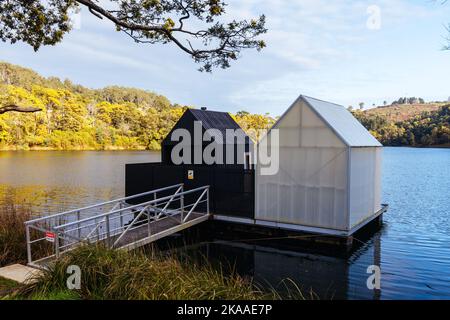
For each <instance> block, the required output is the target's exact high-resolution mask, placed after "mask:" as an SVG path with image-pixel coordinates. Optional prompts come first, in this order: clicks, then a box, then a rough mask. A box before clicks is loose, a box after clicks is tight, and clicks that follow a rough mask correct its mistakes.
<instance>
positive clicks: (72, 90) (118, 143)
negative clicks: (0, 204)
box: [0, 63, 450, 150]
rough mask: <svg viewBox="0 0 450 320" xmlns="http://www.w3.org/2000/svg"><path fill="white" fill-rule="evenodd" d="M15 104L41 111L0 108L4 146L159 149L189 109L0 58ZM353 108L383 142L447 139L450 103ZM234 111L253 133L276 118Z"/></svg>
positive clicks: (4, 94)
mask: <svg viewBox="0 0 450 320" xmlns="http://www.w3.org/2000/svg"><path fill="white" fill-rule="evenodd" d="M10 104H13V105H19V106H23V107H37V108H41V109H42V111H40V112H36V113H18V112H8V113H4V114H0V150H28V149H49V150H51V149H57V150H105V149H109V150H114V149H148V150H158V149H159V148H160V143H161V141H162V139H163V138H164V137H165V136H166V135H167V133H168V132H169V131H170V129H171V128H172V126H173V125H174V124H175V123H176V121H177V120H178V119H179V117H180V116H181V115H182V114H183V112H184V110H185V109H186V108H188V106H181V105H177V104H173V103H171V102H170V101H169V100H168V99H167V98H166V97H164V96H162V95H158V94H156V93H153V92H150V91H144V90H140V89H135V88H122V87H116V86H112V87H106V88H103V89H95V90H94V89H89V88H85V87H83V86H81V85H77V84H73V83H72V82H71V81H69V80H60V79H59V78H54V77H50V78H45V77H42V76H40V75H39V74H37V73H36V72H34V71H32V70H30V69H26V68H22V67H19V66H15V65H11V64H8V63H0V106H5V105H10ZM352 113H353V114H354V115H355V117H356V118H357V119H358V120H359V121H360V122H361V123H362V124H363V125H364V126H365V127H366V128H367V129H368V130H370V131H371V133H372V134H373V135H374V136H375V137H376V138H377V139H378V140H380V142H381V143H383V144H384V145H387V146H403V145H410V146H450V125H449V123H450V116H449V114H450V105H445V104H443V103H441V104H440V103H428V104H427V103H423V101H421V103H413V104H407V103H405V104H397V103H396V104H393V105H391V106H384V107H379V108H374V109H370V110H366V111H362V110H356V111H355V110H352ZM232 116H233V117H234V118H235V119H236V121H237V122H238V123H239V124H240V125H241V127H242V128H243V129H244V130H246V131H247V132H248V133H253V132H254V129H265V128H269V127H271V126H272V125H273V123H274V122H275V119H273V118H271V117H270V116H268V115H257V114H249V113H248V112H245V111H241V112H238V113H237V114H236V115H232ZM252 136H253V135H252ZM256 138H258V136H256Z"/></svg>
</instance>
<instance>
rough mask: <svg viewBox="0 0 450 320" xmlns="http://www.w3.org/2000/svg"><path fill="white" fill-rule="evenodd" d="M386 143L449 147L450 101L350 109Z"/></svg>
mask: <svg viewBox="0 0 450 320" xmlns="http://www.w3.org/2000/svg"><path fill="white" fill-rule="evenodd" d="M352 112H353V115H354V116H355V117H356V118H357V119H358V120H359V121H360V122H361V123H362V124H363V125H364V126H365V127H366V128H367V129H368V130H370V132H371V133H372V134H373V135H374V136H375V137H376V138H377V139H378V140H379V141H380V142H381V143H382V144H383V145H385V146H420V147H427V146H447V147H450V104H448V105H445V104H436V103H431V104H413V105H408V104H406V105H401V106H399V105H393V106H389V107H379V108H375V109H370V110H366V111H361V110H357V111H352Z"/></svg>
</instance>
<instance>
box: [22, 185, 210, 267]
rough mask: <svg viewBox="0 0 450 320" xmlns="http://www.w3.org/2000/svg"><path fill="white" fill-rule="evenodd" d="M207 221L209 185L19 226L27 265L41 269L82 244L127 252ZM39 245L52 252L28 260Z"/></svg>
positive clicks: (139, 197)
mask: <svg viewBox="0 0 450 320" xmlns="http://www.w3.org/2000/svg"><path fill="white" fill-rule="evenodd" d="M149 199H151V200H149ZM130 200H133V201H134V202H137V204H133V205H131V204H129V202H130ZM209 217H210V213H209V186H204V187H201V188H197V189H193V190H188V191H184V185H183V184H177V185H173V186H170V187H166V188H161V189H157V190H152V191H148V192H145V193H141V194H137V195H134V196H130V197H125V198H121V199H117V200H112V201H108V202H103V203H99V204H96V205H92V206H89V207H85V208H80V209H75V210H71V211H67V212H63V213H59V214H54V215H49V216H44V217H42V218H38V219H33V220H30V221H27V222H26V223H25V226H26V234H27V252H28V265H29V266H32V267H37V268H43V267H45V266H46V265H47V264H48V263H50V262H51V261H53V260H54V259H57V258H58V257H60V256H61V255H62V254H64V253H65V252H67V251H69V250H72V249H73V248H75V247H77V246H79V245H80V244H83V243H101V244H104V245H106V246H107V247H109V248H114V249H125V250H132V249H135V248H138V247H141V246H144V245H146V244H149V243H151V242H153V241H156V240H158V239H161V238H164V237H166V236H169V235H171V234H174V233H177V232H179V231H181V230H184V229H186V228H189V227H191V226H194V225H196V224H199V223H201V222H203V221H206V220H208V219H209ZM43 241H47V242H51V243H52V245H51V249H52V250H50V251H52V252H51V253H50V254H48V255H46V256H44V257H34V255H33V251H32V249H33V245H35V244H36V243H40V242H41V243H42V242H43Z"/></svg>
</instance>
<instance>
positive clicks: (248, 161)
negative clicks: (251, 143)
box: [244, 152, 252, 170]
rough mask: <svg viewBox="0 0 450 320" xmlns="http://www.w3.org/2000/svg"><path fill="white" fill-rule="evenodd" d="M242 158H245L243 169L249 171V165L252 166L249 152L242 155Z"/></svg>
mask: <svg viewBox="0 0 450 320" xmlns="http://www.w3.org/2000/svg"><path fill="white" fill-rule="evenodd" d="M244 157H245V161H244V169H245V170H250V169H251V165H252V161H251V155H250V152H246V153H245V154H244Z"/></svg>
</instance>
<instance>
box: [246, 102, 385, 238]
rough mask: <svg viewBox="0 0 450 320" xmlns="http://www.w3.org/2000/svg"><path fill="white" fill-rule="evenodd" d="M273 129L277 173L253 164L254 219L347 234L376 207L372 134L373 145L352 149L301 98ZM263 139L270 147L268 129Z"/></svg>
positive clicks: (377, 162) (377, 185)
mask: <svg viewBox="0 0 450 320" xmlns="http://www.w3.org/2000/svg"><path fill="white" fill-rule="evenodd" d="M309 99H311V98H309ZM317 101H320V100H317ZM321 103H322V102H321ZM324 107H325V105H323V106H322V108H324ZM333 108H336V105H333ZM340 108H344V107H340ZM345 112H348V111H347V110H345ZM338 113H339V112H338ZM330 114H331V113H330ZM351 119H352V121H355V122H357V120H356V119H355V118H353V117H351ZM346 121H348V119H347V120H346ZM353 127H357V126H355V125H353ZM274 129H278V130H279V136H280V141H279V144H280V145H279V148H280V149H279V171H278V173H277V174H275V175H262V174H261V166H260V165H259V164H258V165H257V169H256V212H255V218H256V219H257V220H264V221H271V222H279V223H288V224H295V225H301V226H308V227H316V228H325V229H333V230H342V231H348V230H350V229H351V228H352V227H353V226H354V225H355V224H357V223H359V222H361V220H364V219H365V218H367V217H369V216H370V215H372V214H374V213H375V212H376V211H378V210H379V209H380V203H379V202H380V191H379V189H380V181H379V175H380V168H379V165H380V157H381V155H380V150H381V148H379V147H378V145H379V143H378V142H377V141H376V140H375V139H374V138H373V137H372V136H371V137H372V139H373V140H375V141H376V142H377V143H376V147H375V146H374V147H369V148H351V147H350V146H348V141H344V139H343V138H342V137H341V136H340V135H339V134H338V133H337V132H336V130H335V128H333V127H331V126H330V123H329V122H328V121H325V120H324V118H323V116H322V115H321V114H319V113H318V111H317V110H316V109H315V108H312V107H311V105H310V102H308V101H306V100H305V98H303V97H300V98H299V99H298V100H297V101H296V102H295V103H294V104H293V105H292V106H291V108H290V109H288V111H287V112H286V113H285V114H284V115H283V116H282V117H281V118H280V120H279V121H278V122H277V123H276V124H275V126H274ZM358 130H359V129H358ZM364 130H365V129H364ZM366 132H367V131H366ZM346 134H348V133H346ZM367 134H369V133H367ZM369 135H370V134H369ZM263 139H265V140H266V141H265V142H266V143H267V144H268V145H269V146H270V145H271V143H272V140H271V131H269V133H268V134H267V136H266V137H264V138H263ZM366 142H368V143H369V142H370V143H372V144H374V143H373V141H370V139H367V140H366ZM354 150H355V151H354ZM353 151H354V152H353ZM350 160H351V161H350ZM349 170H350V171H349ZM352 183H354V185H352ZM350 212H351V214H350Z"/></svg>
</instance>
